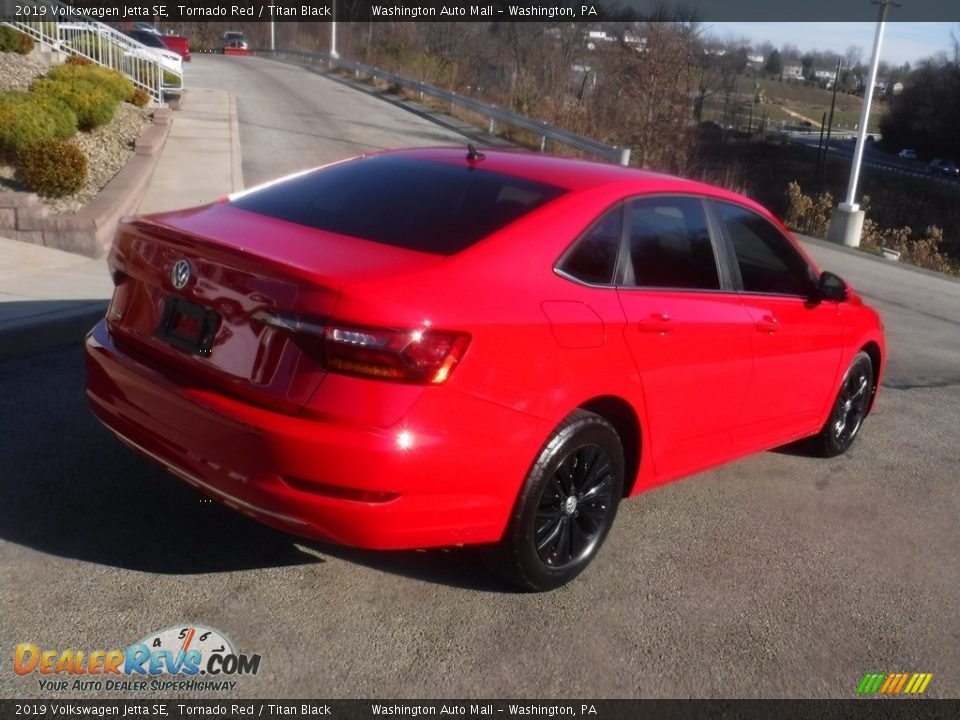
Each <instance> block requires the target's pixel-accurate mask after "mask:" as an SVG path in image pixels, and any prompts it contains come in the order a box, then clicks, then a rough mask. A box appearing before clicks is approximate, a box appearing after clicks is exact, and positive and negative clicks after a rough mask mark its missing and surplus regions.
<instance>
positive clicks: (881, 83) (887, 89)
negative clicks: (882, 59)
mask: <svg viewBox="0 0 960 720" xmlns="http://www.w3.org/2000/svg"><path fill="white" fill-rule="evenodd" d="M873 91H874V92H877V93H880V94H881V95H899V94H900V93H902V92H903V83H902V82H893V81H891V80H890V79H889V78H885V77H878V78H877V79H876V81H875V82H874V84H873Z"/></svg>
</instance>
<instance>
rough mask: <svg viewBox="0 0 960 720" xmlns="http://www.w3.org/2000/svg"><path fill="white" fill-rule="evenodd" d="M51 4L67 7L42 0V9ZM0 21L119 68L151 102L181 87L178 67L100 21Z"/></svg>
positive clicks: (55, 47) (52, 45)
mask: <svg viewBox="0 0 960 720" xmlns="http://www.w3.org/2000/svg"><path fill="white" fill-rule="evenodd" d="M54 6H57V7H59V6H63V7H67V6H64V5H63V4H62V3H60V2H58V1H57V0H44V5H43V7H44V8H45V9H47V8H52V7H54ZM0 24H2V25H7V26H9V27H12V28H14V29H15V30H19V31H20V32H22V33H25V34H27V35H29V36H30V37H31V38H33V39H34V40H36V41H38V42H40V43H43V44H44V45H46V46H47V47H50V48H52V49H53V50H57V51H63V52H69V53H71V54H76V55H82V56H83V57H85V58H87V59H88V60H91V61H92V62H95V63H97V64H98V65H103V66H104V67H108V68H111V69H113V70H118V71H120V72H121V73H123V74H124V75H126V76H127V77H128V78H130V80H132V81H133V84H134V85H135V86H136V87H139V88H142V89H143V90H145V91H146V92H147V93H148V94H149V95H150V97H151V98H152V99H153V100H154V101H155V102H158V103H159V102H163V95H164V92H165V91H166V92H168V91H172V90H175V91H177V92H179V91H181V90H183V71H182V69H181V70H180V71H179V72H177V71H176V70H174V69H173V68H170V67H164V65H163V63H162V62H161V61H160V60H159V59H158V58H157V56H156V54H155V53H154V52H153V51H152V49H151V48H149V47H147V46H146V45H144V44H142V43H140V42H138V41H137V40H134V39H133V38H131V37H127V36H126V35H124V34H123V33H121V32H119V31H117V30H115V29H114V28H112V27H110V26H109V25H105V24H104V23H101V22H97V21H95V20H79V19H78V20H74V19H72V18H71V20H70V21H68V22H58V21H55V20H40V21H14V20H10V21H4V22H2V23H0ZM164 73H168V74H169V75H168V77H169V76H174V77H175V78H176V81H177V82H176V83H175V84H174V83H164Z"/></svg>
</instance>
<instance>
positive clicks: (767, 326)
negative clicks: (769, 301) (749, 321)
mask: <svg viewBox="0 0 960 720" xmlns="http://www.w3.org/2000/svg"><path fill="white" fill-rule="evenodd" d="M779 328H780V321H779V320H777V319H776V318H775V317H774V316H773V315H764V316H763V317H762V318H761V319H760V320H758V321H757V331H758V332H765V333H773V332H776V331H777V330H778V329H779Z"/></svg>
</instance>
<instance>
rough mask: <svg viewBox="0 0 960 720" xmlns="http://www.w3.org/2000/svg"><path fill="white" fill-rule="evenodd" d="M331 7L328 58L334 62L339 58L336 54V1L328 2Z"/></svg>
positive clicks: (338, 54)
mask: <svg viewBox="0 0 960 720" xmlns="http://www.w3.org/2000/svg"><path fill="white" fill-rule="evenodd" d="M330 4H331V5H332V6H333V19H332V20H331V21H330V57H331V58H333V59H334V60H336V59H337V58H338V57H340V53H338V52H337V0H330Z"/></svg>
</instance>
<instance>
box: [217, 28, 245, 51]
mask: <svg viewBox="0 0 960 720" xmlns="http://www.w3.org/2000/svg"><path fill="white" fill-rule="evenodd" d="M249 47H250V46H249V45H248V44H247V39H246V38H245V37H244V36H243V33H242V32H240V31H238V30H230V31H228V32H225V33H224V34H223V52H224V53H227V51H228V50H232V51H234V53H237V51H241V52H242V51H245V50H248V49H249Z"/></svg>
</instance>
